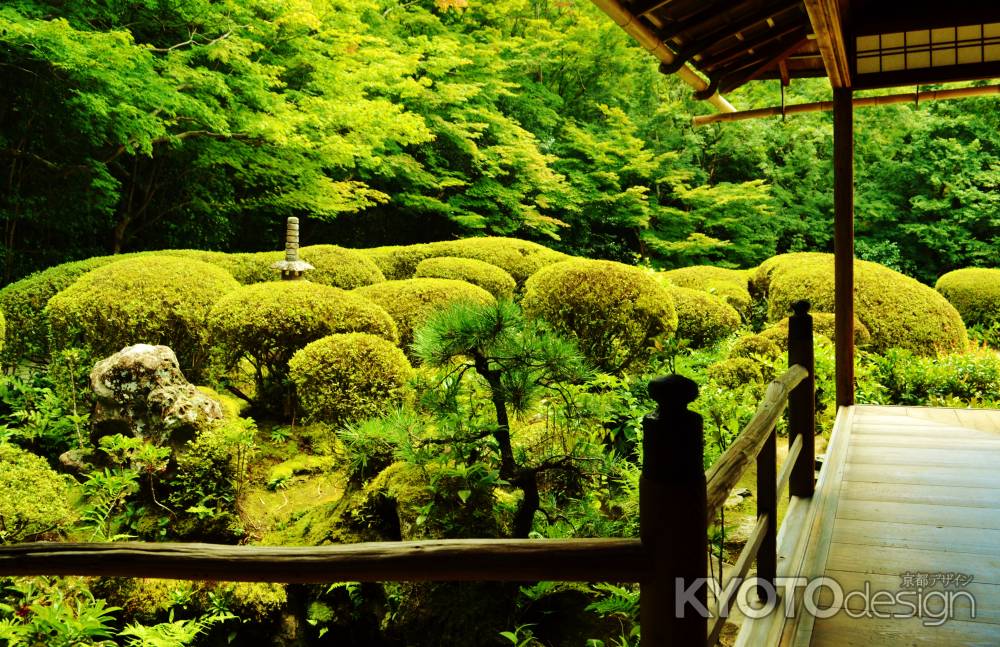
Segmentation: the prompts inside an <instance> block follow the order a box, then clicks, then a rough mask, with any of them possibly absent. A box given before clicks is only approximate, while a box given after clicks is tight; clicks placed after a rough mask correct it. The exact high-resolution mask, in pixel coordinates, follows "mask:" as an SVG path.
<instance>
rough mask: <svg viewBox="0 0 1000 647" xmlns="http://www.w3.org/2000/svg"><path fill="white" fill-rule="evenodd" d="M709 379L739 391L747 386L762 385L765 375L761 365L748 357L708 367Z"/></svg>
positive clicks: (728, 360) (724, 361)
mask: <svg viewBox="0 0 1000 647" xmlns="http://www.w3.org/2000/svg"><path fill="white" fill-rule="evenodd" d="M706 373H707V375H708V377H709V379H711V380H712V381H714V382H715V383H717V384H718V385H719V386H723V387H726V388H729V389H737V388H740V387H742V386H745V385H747V384H760V383H762V382H763V381H764V373H763V371H762V370H761V365H760V363H758V362H756V361H754V360H752V359H750V358H748V357H733V358H730V359H726V360H723V361H721V362H718V363H716V364H712V365H711V366H709V367H708V370H707V372H706Z"/></svg>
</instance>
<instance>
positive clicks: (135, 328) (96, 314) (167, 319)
mask: <svg viewBox="0 0 1000 647" xmlns="http://www.w3.org/2000/svg"><path fill="white" fill-rule="evenodd" d="M238 287H239V283H237V282H236V280H235V279H233V277H232V276H231V275H230V274H229V273H228V272H226V271H225V270H223V269H220V268H218V267H216V266H214V265H209V264H208V263H204V262H202V261H196V260H192V259H186V258H177V257H172V256H156V255H151V256H136V257H132V258H128V259H125V260H120V261H117V262H115V263H110V264H107V265H103V266H101V267H98V268H97V269H94V270H91V271H90V272H88V273H87V274H84V275H83V276H81V277H80V278H79V279H77V281H76V282H74V283H73V284H72V285H70V286H69V287H68V288H66V289H65V290H63V291H62V292H59V293H58V294H56V295H55V296H54V297H52V299H51V300H50V301H49V303H48V305H47V306H46V312H47V314H48V317H49V322H50V325H51V330H52V340H53V343H54V347H55V349H62V348H70V347H74V346H79V347H83V348H86V349H88V350H90V351H91V352H92V353H93V354H94V355H96V356H107V355H111V354H113V353H115V352H117V351H119V350H121V349H122V348H124V347H126V346H131V345H133V344H139V343H144V344H153V345H156V344H163V345H165V346H169V347H170V348H171V349H173V350H174V352H175V353H176V354H177V359H178V360H179V361H180V363H181V366H182V367H183V368H184V369H185V370H191V371H193V373H194V375H195V376H196V375H197V373H198V371H199V370H200V368H201V367H202V366H203V364H204V363H205V361H206V359H207V355H208V348H207V339H208V313H209V311H210V310H211V308H212V306H213V305H214V304H215V302H216V301H218V300H219V299H220V298H221V297H222V296H223V295H225V294H226V293H228V292H231V291H233V290H235V289H236V288H238Z"/></svg>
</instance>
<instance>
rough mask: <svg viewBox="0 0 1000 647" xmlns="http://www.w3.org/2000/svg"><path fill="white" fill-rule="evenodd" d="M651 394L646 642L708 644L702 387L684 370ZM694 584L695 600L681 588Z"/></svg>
mask: <svg viewBox="0 0 1000 647" xmlns="http://www.w3.org/2000/svg"><path fill="white" fill-rule="evenodd" d="M649 394H650V396H651V397H652V398H653V400H655V401H656V403H657V404H658V405H659V409H658V410H657V412H656V413H653V414H649V415H647V416H646V417H645V419H644V420H643V421H642V428H643V439H642V447H643V466H642V477H641V479H640V481H639V523H640V536H641V538H642V544H643V548H644V549H645V551H646V552H647V554H648V555H649V559H650V571H649V574H648V576H647V577H646V578H645V579H643V580H642V582H641V584H640V586H641V593H640V598H639V599H640V622H641V623H642V645H643V647H667V646H668V645H678V646H680V645H685V646H688V645H704V644H705V640H706V636H707V634H708V617H707V614H705V613H701V612H700V611H701V610H700V609H698V608H697V606H698V604H700V606H701V607H702V609H707V598H708V595H707V592H708V588H707V577H708V562H707V560H708V521H707V519H708V510H707V503H706V492H705V465H704V439H703V436H702V419H701V416H699V415H698V414H697V413H694V412H692V411H688V409H687V405H688V404H690V403H691V402H693V401H694V400H695V398H697V397H698V386H697V385H696V384H695V383H694V382H692V381H691V380H689V379H687V378H686V377H681V376H679V375H671V376H669V377H663V378H658V379H656V380H653V381H652V382H650V384H649ZM690 590H696V593H695V594H694V595H693V596H692V597H694V598H695V600H696V601H697V603H698V604H685V603H684V600H683V599H682V598H680V597H679V595H678V594H679V592H682V591H690Z"/></svg>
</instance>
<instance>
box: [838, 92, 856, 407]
mask: <svg viewBox="0 0 1000 647" xmlns="http://www.w3.org/2000/svg"><path fill="white" fill-rule="evenodd" d="M833 229H834V234H833V256H834V282H835V287H834V291H835V295H834V309H833V312H834V319H835V320H834V341H835V342H836V344H837V361H836V363H837V406H838V407H847V406H851V405H853V404H854V102H853V98H852V92H851V89H850V88H834V89H833Z"/></svg>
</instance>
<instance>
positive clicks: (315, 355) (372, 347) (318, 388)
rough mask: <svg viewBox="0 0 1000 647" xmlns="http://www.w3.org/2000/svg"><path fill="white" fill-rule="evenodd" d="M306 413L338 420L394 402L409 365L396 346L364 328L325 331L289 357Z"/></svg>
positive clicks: (410, 370) (358, 416) (373, 413)
mask: <svg viewBox="0 0 1000 647" xmlns="http://www.w3.org/2000/svg"><path fill="white" fill-rule="evenodd" d="M289 372H290V375H291V379H292V381H293V382H294V383H295V387H296V391H297V393H298V397H299V401H300V402H301V405H302V409H303V411H305V413H306V415H307V417H309V418H310V419H314V420H322V421H325V422H331V423H337V424H343V423H348V422H353V421H355V420H361V419H364V418H370V417H374V416H377V415H380V414H383V413H385V412H386V411H388V410H390V409H392V408H394V407H396V406H399V405H400V403H401V402H402V401H403V396H404V392H405V386H406V382H407V380H409V379H410V376H411V375H412V373H413V368H412V367H411V366H410V363H409V361H407V359H406V356H405V355H404V354H403V352H402V351H401V350H399V348H397V347H395V346H393V345H392V344H391V343H389V342H387V341H385V340H384V339H382V338H380V337H376V336H374V335H368V334H365V333H350V334H346V335H330V336H329V337H324V338H323V339H320V340H318V341H314V342H312V343H311V344H309V345H308V346H306V347H305V348H303V349H302V350H300V351H299V352H297V353H295V356H294V357H292V360H291V362H289Z"/></svg>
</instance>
